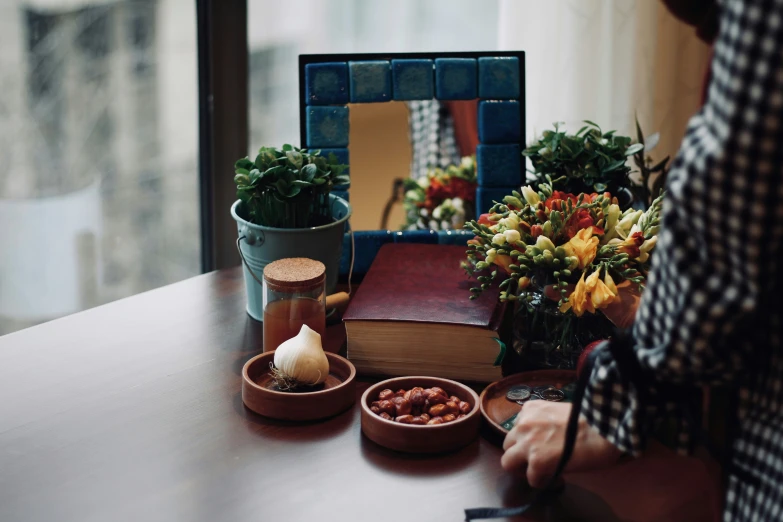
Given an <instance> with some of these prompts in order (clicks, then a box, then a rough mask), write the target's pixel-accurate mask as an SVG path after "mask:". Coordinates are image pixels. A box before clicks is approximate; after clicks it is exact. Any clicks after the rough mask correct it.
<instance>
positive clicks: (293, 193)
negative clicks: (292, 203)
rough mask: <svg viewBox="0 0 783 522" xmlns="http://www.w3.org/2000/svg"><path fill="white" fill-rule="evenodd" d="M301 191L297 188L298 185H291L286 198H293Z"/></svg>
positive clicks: (300, 188)
mask: <svg viewBox="0 0 783 522" xmlns="http://www.w3.org/2000/svg"><path fill="white" fill-rule="evenodd" d="M301 191H302V187H299V186H298V185H292V186H291V188H289V189H288V192H287V193H286V197H289V198H293V197H295V196H298V195H299V193H300V192H301Z"/></svg>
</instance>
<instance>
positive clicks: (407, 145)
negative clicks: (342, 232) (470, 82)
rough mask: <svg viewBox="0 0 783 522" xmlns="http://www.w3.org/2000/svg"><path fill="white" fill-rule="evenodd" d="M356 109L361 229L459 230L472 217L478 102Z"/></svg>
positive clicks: (356, 214) (355, 178)
mask: <svg viewBox="0 0 783 522" xmlns="http://www.w3.org/2000/svg"><path fill="white" fill-rule="evenodd" d="M349 107H350V113H349V114H350V146H349V148H350V164H351V206H352V207H353V215H352V218H351V222H352V226H353V228H354V230H377V229H389V230H405V229H446V228H457V229H458V228H461V226H462V222H464V220H465V219H472V217H473V199H474V198H475V179H476V170H475V162H474V161H473V160H472V158H469V157H470V156H472V155H473V154H475V150H476V145H477V144H478V133H477V131H476V101H475V100H469V101H456V102H438V101H436V100H426V101H415V102H395V101H393V102H388V103H368V104H350V106H349ZM466 156H467V157H468V158H466V159H464V160H463V158H465V157H466ZM433 178H434V179H433ZM452 179H454V180H455V182H453V183H452V182H450V180H452ZM427 186H429V188H425V187H427ZM406 195H407V197H406ZM454 197H457V198H458V199H457V200H454V199H453V198H454ZM444 203H445V204H444ZM438 207H441V208H440V209H439V210H438ZM433 212H434V213H435V216H433V215H432V213H433Z"/></svg>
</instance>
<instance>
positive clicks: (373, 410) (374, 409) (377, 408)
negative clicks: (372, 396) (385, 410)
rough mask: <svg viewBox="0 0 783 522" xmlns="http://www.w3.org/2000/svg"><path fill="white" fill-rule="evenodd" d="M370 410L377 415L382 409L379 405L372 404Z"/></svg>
mask: <svg viewBox="0 0 783 522" xmlns="http://www.w3.org/2000/svg"><path fill="white" fill-rule="evenodd" d="M370 411H371V412H373V413H374V414H376V415H380V413H381V409H380V408H379V407H378V406H370Z"/></svg>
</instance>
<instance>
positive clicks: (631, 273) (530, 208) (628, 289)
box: [465, 180, 662, 368]
mask: <svg viewBox="0 0 783 522" xmlns="http://www.w3.org/2000/svg"><path fill="white" fill-rule="evenodd" d="M661 202H662V196H659V197H658V198H656V199H655V200H654V201H653V202H652V204H651V205H650V207H649V208H647V209H646V210H644V211H643V210H634V209H626V210H624V211H623V210H622V209H621V208H620V206H619V204H618V202H617V198H615V197H613V196H612V195H611V194H610V193H608V192H605V193H602V194H597V193H580V194H571V193H565V192H561V191H556V190H554V189H553V186H552V183H551V181H550V180H548V182H547V183H544V184H541V185H539V188H538V190H535V189H533V188H532V187H530V186H527V187H523V188H522V193H521V194H520V193H519V192H516V191H514V192H513V193H512V194H510V195H508V196H506V197H505V198H504V200H503V203H498V204H496V205H495V206H494V207H493V208H492V209H491V211H490V213H489V214H484V215H482V216H481V218H480V219H479V220H478V221H473V222H469V223H467V224H466V225H465V227H466V228H468V229H470V230H471V231H473V233H474V234H475V236H476V237H475V238H474V239H472V240H470V241H468V262H467V263H466V269H467V271H468V273H469V274H471V275H473V276H475V277H476V278H477V280H478V282H479V283H480V284H479V285H478V286H477V287H475V288H471V292H472V294H473V296H476V295H477V294H478V293H480V292H481V291H482V290H484V289H486V288H488V287H489V285H490V284H491V283H492V281H493V280H495V279H496V278H498V277H501V278H502V279H503V281H502V282H501V283H500V288H501V294H500V298H501V299H502V300H507V301H515V302H516V304H517V306H516V308H515V321H514V330H515V332H514V344H515V348H516V349H517V350H518V351H519V352H520V354H521V355H522V357H523V360H525V361H526V363H527V366H528V367H539V368H540V367H559V368H573V367H574V366H575V363H576V361H577V358H578V356H579V353H580V352H581V350H582V348H583V347H584V346H585V345H587V344H588V343H590V342H591V341H594V340H597V339H604V338H606V337H607V336H608V335H609V334H610V333H611V332H612V330H613V327H612V325H616V326H619V327H621V328H626V327H628V326H629V325H630V323H632V322H633V319H634V316H635V312H636V309H637V307H638V304H639V299H640V296H641V292H642V290H643V288H644V282H645V280H646V278H647V274H648V272H649V269H650V257H651V254H652V251H653V249H654V247H655V244H656V241H657V234H658V229H659V222H660V209H661Z"/></svg>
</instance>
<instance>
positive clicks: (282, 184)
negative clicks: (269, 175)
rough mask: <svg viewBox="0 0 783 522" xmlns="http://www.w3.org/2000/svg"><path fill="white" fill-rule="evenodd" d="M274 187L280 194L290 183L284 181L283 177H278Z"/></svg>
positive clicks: (285, 191) (286, 190)
mask: <svg viewBox="0 0 783 522" xmlns="http://www.w3.org/2000/svg"><path fill="white" fill-rule="evenodd" d="M275 187H276V188H277V191H278V192H279V193H280V194H285V193H287V192H288V189H289V188H290V187H291V184H290V183H288V182H286V180H284V179H282V178H281V179H278V180H277V182H275Z"/></svg>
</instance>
